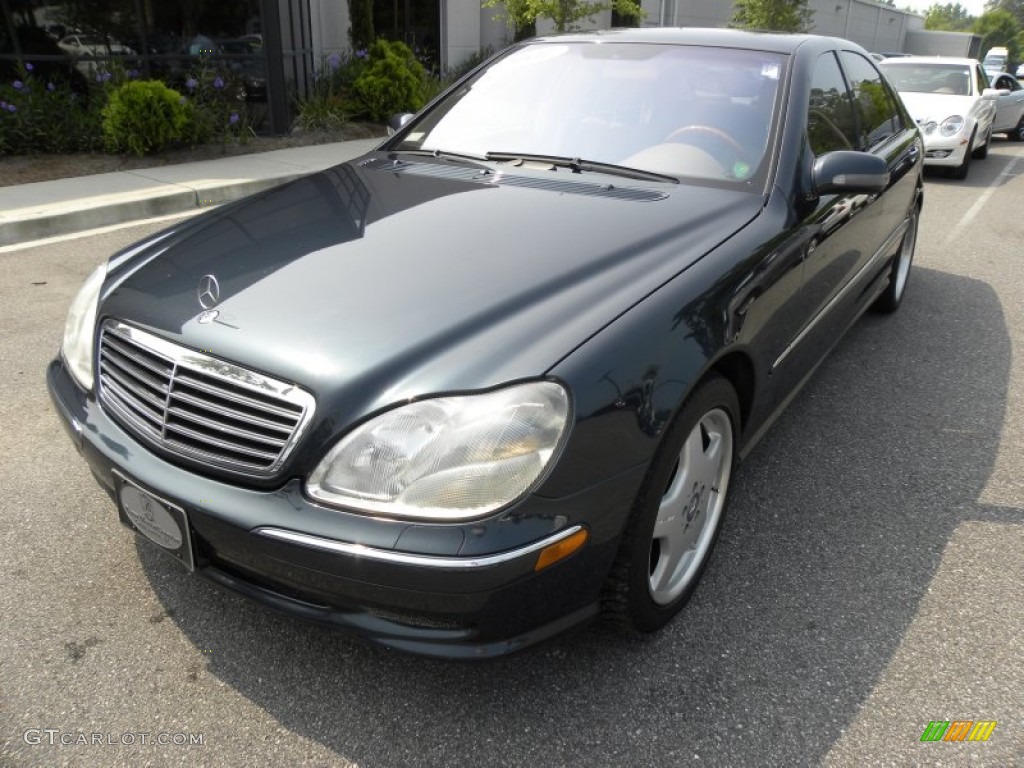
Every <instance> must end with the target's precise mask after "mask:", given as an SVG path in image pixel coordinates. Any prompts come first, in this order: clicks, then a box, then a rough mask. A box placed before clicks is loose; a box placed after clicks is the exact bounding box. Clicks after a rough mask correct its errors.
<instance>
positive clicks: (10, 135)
mask: <svg viewBox="0 0 1024 768" xmlns="http://www.w3.org/2000/svg"><path fill="white" fill-rule="evenodd" d="M97 90H98V89H97ZM102 101H103V98H102V94H101V93H95V94H94V93H93V89H90V90H89V91H85V92H79V91H76V90H75V89H73V88H72V86H71V85H70V83H69V82H67V81H66V80H61V79H57V78H55V77H46V76H41V75H39V73H38V72H37V71H36V67H35V66H34V65H33V64H32V63H31V62H25V64H24V65H23V66H21V67H19V68H18V69H17V71H16V74H15V76H14V78H13V79H12V80H10V81H8V82H0V156H2V155H7V154H14V155H30V154H40V153H54V152H76V151H88V150H93V149H97V148H98V147H99V146H100V144H101V133H100V128H99V125H100V116H99V108H98V107H97V104H102Z"/></svg>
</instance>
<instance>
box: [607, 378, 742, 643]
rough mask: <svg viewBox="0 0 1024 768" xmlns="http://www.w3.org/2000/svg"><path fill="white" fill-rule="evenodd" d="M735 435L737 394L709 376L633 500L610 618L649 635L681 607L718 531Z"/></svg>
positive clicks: (610, 595) (610, 593)
mask: <svg viewBox="0 0 1024 768" xmlns="http://www.w3.org/2000/svg"><path fill="white" fill-rule="evenodd" d="M738 435H739V403H738V401H737V398H736V392H735V390H734V389H733V387H732V385H731V384H729V382H728V381H726V380H725V379H723V378H721V377H719V376H715V377H713V378H710V379H707V380H706V381H704V383H703V384H701V385H700V386H699V387H698V388H697V389H696V390H695V391H694V392H693V393H692V394H691V395H690V397H688V398H687V400H686V402H685V403H684V404H683V407H682V409H681V410H680V412H679V415H678V416H677V417H676V419H675V421H674V422H673V423H672V426H671V427H669V430H668V432H667V433H666V435H665V438H664V440H663V441H662V443H661V446H660V447H659V449H658V453H657V455H656V456H655V459H654V461H653V462H652V463H651V468H650V470H649V471H648V474H647V478H646V480H645V481H644V485H643V487H642V488H641V490H640V493H639V495H638V496H637V499H636V502H635V504H634V508H633V513H632V515H631V517H630V522H629V524H628V526H627V528H626V532H625V534H624V535H623V540H622V543H621V544H620V548H619V553H618V555H617V557H616V560H615V564H614V566H613V567H612V570H611V573H610V574H609V577H608V582H607V584H606V588H605V593H604V599H603V609H604V613H605V616H606V617H607V618H609V619H611V620H612V621H614V622H616V623H618V624H621V625H623V626H625V627H627V628H629V629H633V630H635V631H638V632H653V631H654V630H656V629H659V628H660V627H662V626H664V625H665V624H666V623H668V621H669V620H670V619H671V618H672V617H673V616H675V615H676V614H677V613H678V612H679V611H680V609H681V608H682V607H683V606H684V605H685V604H686V601H687V600H688V599H689V598H690V595H691V594H692V593H693V590H694V588H695V587H696V586H697V582H698V580H699V579H700V576H701V574H702V573H703V572H704V568H705V566H706V565H707V563H708V559H709V557H710V555H711V551H712V548H713V547H714V544H715V541H716V540H717V538H718V532H719V530H720V529H721V525H722V518H723V513H724V511H725V504H726V499H727V497H728V492H729V481H730V480H731V478H732V472H733V468H734V466H735V463H736V443H737V440H738Z"/></svg>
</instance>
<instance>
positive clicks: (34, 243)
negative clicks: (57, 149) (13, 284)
mask: <svg viewBox="0 0 1024 768" xmlns="http://www.w3.org/2000/svg"><path fill="white" fill-rule="evenodd" d="M213 207H214V206H207V207H206V208H197V209H196V210H190V211H182V212H180V213H169V214H167V215H166V216H156V217H154V218H151V219H139V220H138V221H126V222H123V223H121V224H111V225H109V226H106V227H99V228H97V229H88V230H86V231H84V232H72V233H70V234H67V235H56V236H54V237H44V238H42V239H41V240H29V241H28V242H25V243H14V244H13V245H2V246H0V254H4V253H12V252H14V251H20V250H23V249H25V248H38V247H40V246H43V245H53V244H54V243H65V242H67V241H68V240H78V239H80V238H83V237H92V236H93V235H102V234H105V233H107V232H116V231H117V230H119V229H127V228H128V227H142V226H145V225H146V224H159V223H160V222H161V221H170V220H172V219H184V218H188V217H189V216H195V215H196V214H199V213H205V212H206V211H209V210H211V209H212V208H213Z"/></svg>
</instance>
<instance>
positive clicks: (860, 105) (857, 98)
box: [840, 51, 903, 149]
mask: <svg viewBox="0 0 1024 768" xmlns="http://www.w3.org/2000/svg"><path fill="white" fill-rule="evenodd" d="M840 56H841V57H842V61H843V69H845V70H846V76H847V78H849V81H850V88H851V90H852V91H853V104H854V108H855V109H856V111H857V117H858V119H859V123H860V137H859V138H860V141H859V142H858V143H859V146H858V147H857V149H873V148H874V147H876V146H878V145H879V144H881V143H883V142H884V141H886V140H888V139H889V138H890V137H892V136H894V135H895V134H897V133H899V132H900V131H901V130H903V120H902V119H901V118H900V111H899V109H898V108H897V106H896V101H895V99H894V98H893V95H892V93H891V91H890V90H889V88H888V87H887V86H886V84H885V82H884V81H883V80H882V76H881V75H880V74H879V73H878V70H877V69H875V65H874V64H872V63H871V62H870V61H868V60H867V59H866V58H864V57H863V56H861V55H860V54H859V53H853V52H852V51H843V52H842V53H841V54H840Z"/></svg>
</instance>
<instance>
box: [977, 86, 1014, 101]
mask: <svg viewBox="0 0 1024 768" xmlns="http://www.w3.org/2000/svg"><path fill="white" fill-rule="evenodd" d="M1008 93H1009V91H1004V90H1001V89H999V88H986V89H985V90H983V91H982V92H981V98H983V99H995V98H997V97H999V96H1005V95H1006V94H1008Z"/></svg>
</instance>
